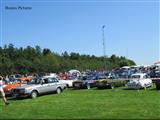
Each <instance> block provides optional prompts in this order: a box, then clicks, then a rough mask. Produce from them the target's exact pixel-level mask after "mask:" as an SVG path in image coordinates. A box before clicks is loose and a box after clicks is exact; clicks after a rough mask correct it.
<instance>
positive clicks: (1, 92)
mask: <svg viewBox="0 0 160 120" xmlns="http://www.w3.org/2000/svg"><path fill="white" fill-rule="evenodd" d="M0 94H1V95H2V99H3V101H4V103H5V105H8V104H9V102H7V99H6V97H5V93H4V91H3V77H2V76H0Z"/></svg>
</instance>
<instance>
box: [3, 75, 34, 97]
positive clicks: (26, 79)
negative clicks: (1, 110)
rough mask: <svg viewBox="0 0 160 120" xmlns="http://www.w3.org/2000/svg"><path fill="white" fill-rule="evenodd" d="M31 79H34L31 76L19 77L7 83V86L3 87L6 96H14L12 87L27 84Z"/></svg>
mask: <svg viewBox="0 0 160 120" xmlns="http://www.w3.org/2000/svg"><path fill="white" fill-rule="evenodd" d="M31 80H32V78H29V77H21V78H17V79H16V82H14V83H11V84H8V85H5V87H4V88H3V89H4V93H5V95H6V96H12V89H13V88H16V87H19V86H23V85H26V84H27V83H28V82H29V81H31Z"/></svg>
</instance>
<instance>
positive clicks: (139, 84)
mask: <svg viewBox="0 0 160 120" xmlns="http://www.w3.org/2000/svg"><path fill="white" fill-rule="evenodd" d="M127 86H128V88H132V89H140V88H146V87H150V86H152V80H151V79H149V78H147V75H146V74H145V73H136V74H132V75H131V79H130V81H129V82H128V83H127Z"/></svg>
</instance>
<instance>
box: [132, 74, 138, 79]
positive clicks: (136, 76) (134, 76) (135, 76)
mask: <svg viewBox="0 0 160 120" xmlns="http://www.w3.org/2000/svg"><path fill="white" fill-rule="evenodd" d="M132 78H140V75H133V76H132Z"/></svg>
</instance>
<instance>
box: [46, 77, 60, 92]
mask: <svg viewBox="0 0 160 120" xmlns="http://www.w3.org/2000/svg"><path fill="white" fill-rule="evenodd" d="M48 81H49V91H50V92H53V91H56V89H57V83H58V80H57V79H56V78H48Z"/></svg>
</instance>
